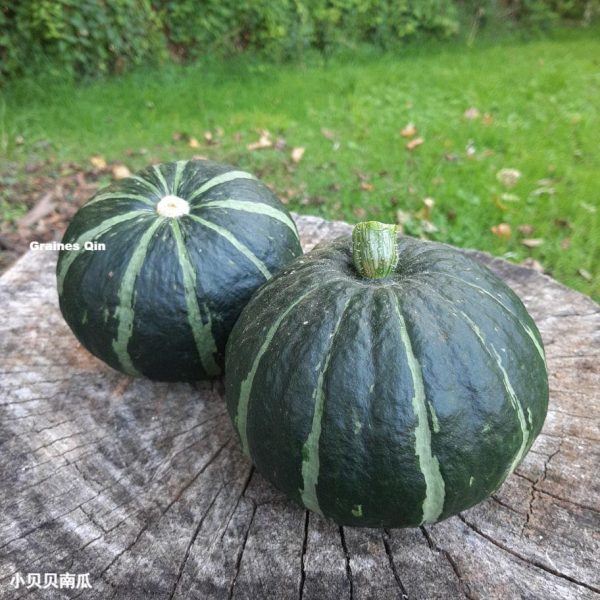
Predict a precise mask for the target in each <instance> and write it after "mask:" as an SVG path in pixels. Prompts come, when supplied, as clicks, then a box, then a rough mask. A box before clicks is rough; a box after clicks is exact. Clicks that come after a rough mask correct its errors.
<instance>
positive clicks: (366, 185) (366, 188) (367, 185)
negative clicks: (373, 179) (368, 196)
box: [360, 181, 373, 192]
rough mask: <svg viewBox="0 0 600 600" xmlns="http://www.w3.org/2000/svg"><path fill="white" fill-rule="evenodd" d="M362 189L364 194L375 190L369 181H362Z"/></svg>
mask: <svg viewBox="0 0 600 600" xmlns="http://www.w3.org/2000/svg"><path fill="white" fill-rule="evenodd" d="M360 189H361V190H363V192H371V191H372V190H373V184H372V183H369V182H368V181H361V182H360Z"/></svg>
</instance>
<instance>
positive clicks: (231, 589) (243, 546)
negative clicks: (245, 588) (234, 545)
mask: <svg viewBox="0 0 600 600" xmlns="http://www.w3.org/2000/svg"><path fill="white" fill-rule="evenodd" d="M250 501H251V502H252V515H251V516H250V522H249V523H248V527H247V529H246V531H245V533H244V539H243V540H242V543H241V545H240V550H239V552H238V555H237V557H236V559H235V571H234V574H233V579H232V580H231V585H230V587H229V595H228V600H231V599H232V598H233V592H234V590H235V586H236V583H237V578H238V576H239V574H240V568H241V566H242V558H243V556H244V551H245V550H246V544H247V543H248V537H249V536H250V530H251V529H252V524H253V523H254V517H255V516H256V511H257V510H258V506H257V505H256V502H254V501H253V500H250Z"/></svg>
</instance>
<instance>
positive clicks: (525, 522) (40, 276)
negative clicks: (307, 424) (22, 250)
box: [0, 217, 600, 600]
mask: <svg viewBox="0 0 600 600" xmlns="http://www.w3.org/2000/svg"><path fill="white" fill-rule="evenodd" d="M297 220H298V224H299V227H300V230H301V233H302V238H303V242H304V246H305V248H306V249H310V248H311V247H312V246H313V245H314V244H315V243H317V242H318V241H321V240H323V239H327V238H329V237H335V236H336V235H339V234H340V233H344V232H347V231H348V226H347V225H345V224H343V223H328V222H325V221H322V220H320V219H317V218H311V217H299V218H298V219H297ZM475 256H476V258H477V259H478V260H481V261H482V262H484V263H486V264H488V265H489V266H490V267H491V268H492V269H493V270H494V271H495V272H496V273H498V274H499V275H500V276H501V277H503V278H504V279H505V280H506V281H507V282H508V283H509V284H510V285H511V286H512V287H513V288H514V289H515V290H516V291H517V293H519V295H520V296H521V297H522V298H523V299H524V301H525V303H526V304H527V307H528V308H529V310H530V312H531V313H532V315H533V316H534V318H535V319H536V321H537V323H538V325H539V327H540V330H541V332H542V335H543V337H544V342H545V345H546V350H547V355H548V366H549V371H550V385H551V401H550V412H549V415H548V419H547V421H546V425H545V427H544V430H543V432H542V434H541V435H540V437H539V439H538V440H537V441H536V443H535V445H534V447H533V449H532V451H531V452H530V453H529V455H528V456H527V458H526V459H525V461H524V463H523V464H522V465H521V466H520V467H519V469H518V471H517V472H516V473H515V474H514V475H513V476H512V477H510V478H509V480H508V481H507V482H506V483H505V485H504V486H503V487H502V488H501V489H500V490H499V491H498V493H497V494H496V495H495V496H494V497H493V498H491V499H490V500H488V501H486V502H484V503H482V504H480V505H479V506H477V507H475V508H473V509H471V510H469V511H466V512H464V513H463V514H462V515H460V516H459V517H455V518H452V519H449V520H447V521H445V522H443V523H440V524H438V525H435V526H428V527H423V528H420V529H412V530H394V531H383V530H359V529H348V528H343V529H341V528H339V527H337V526H335V525H334V524H332V523H331V522H329V521H326V520H324V519H322V518H320V517H318V516H316V515H313V514H310V515H308V514H307V513H306V511H303V510H301V509H300V508H298V507H297V506H295V505H293V504H291V503H289V502H288V501H287V500H286V499H285V498H283V497H282V496H281V494H279V493H278V492H277V491H275V490H274V489H273V488H272V487H271V486H269V485H268V484H267V483H266V482H265V481H264V480H263V479H262V478H261V477H260V476H259V475H257V474H256V473H255V472H254V470H253V469H252V467H251V465H250V464H249V463H248V462H247V460H246V459H245V458H244V457H243V455H242V454H241V452H240V450H239V448H238V444H237V442H236V439H235V436H234V432H233V429H232V427H231V425H230V423H229V420H228V418H227V415H226V412H225V407H224V404H223V401H222V395H221V392H222V389H221V383H220V382H217V383H215V384H212V385H210V384H198V385H187V384H157V383H151V382H149V381H143V380H132V379H130V378H128V377H125V376H123V375H120V374H119V373H117V372H115V371H112V370H111V369H110V368H108V367H106V366H105V365H103V364H102V363H100V362H99V361H98V360H96V359H95V358H93V357H92V356H90V355H89V354H88V353H87V352H86V351H85V350H84V349H83V348H81V346H79V345H78V344H77V342H76V340H75V339H74V337H73V336H72V335H71V333H70V331H69V329H68V328H67V326H66V325H65V323H64V322H63V320H62V318H61V316H60V313H59V311H58V308H57V297H56V291H55V279H54V264H55V260H56V256H55V255H54V254H53V253H46V252H37V253H34V252H30V253H29V254H27V255H25V256H24V257H23V258H22V259H21V260H20V261H19V262H18V263H17V264H16V265H15V266H14V267H13V268H12V269H10V270H9V271H8V272H7V273H5V274H4V275H3V276H2V278H1V279H0V306H1V307H2V310H1V311H0V358H1V361H2V362H1V366H0V506H1V508H2V510H1V511H0V597H1V598H6V599H13V598H14V599H16V598H22V597H25V596H28V597H29V596H31V597H34V598H38V597H39V598H52V599H55V598H75V597H81V598H97V599H103V600H104V599H108V598H119V599H120V598H126V599H132V600H133V599H142V598H143V599H146V598H160V599H165V600H167V599H182V598H198V599H204V598H209V599H212V598H215V599H221V598H223V599H230V598H239V599H249V600H255V599H261V598H269V599H270V598H274V599H288V598H290V599H292V598H293V599H304V600H326V599H328V598H332V599H336V600H338V599H341V598H353V599H357V600H358V599H359V598H360V599H362V598H365V599H367V598H368V599H378V598H381V599H385V600H388V599H392V598H398V599H403V598H410V599H417V598H423V599H431V598H444V599H453V598H463V597H466V598H482V599H485V600H489V599H495V598H497V599H506V598H511V599H512V598H540V599H544V600H546V599H549V598H553V599H557V598H565V599H567V598H568V599H573V600H575V599H577V600H580V599H584V598H600V560H599V557H600V478H599V477H598V472H599V467H600V427H599V424H600V395H599V394H600V391H599V390H600V361H599V358H600V307H599V306H598V305H596V304H595V303H593V302H592V301H591V300H589V299H588V298H586V297H584V296H582V295H580V294H578V293H576V292H574V291H572V290H569V289H567V288H565V287H563V286H561V285H559V284H558V283H556V282H555V281H553V280H552V279H550V278H548V277H545V276H544V275H541V274H539V273H537V272H535V271H533V270H530V269H526V268H522V267H517V266H514V265H509V264H508V263H506V262H503V261H501V260H496V259H492V258H491V257H489V256H486V255H483V254H480V253H475ZM65 571H68V572H70V573H85V572H89V573H90V583H91V584H92V589H91V590H72V591H67V590H55V589H50V590H37V589H31V590H27V589H23V588H20V589H14V588H13V587H11V585H10V581H11V577H12V576H13V575H14V574H15V573H17V572H19V573H21V574H23V575H26V574H27V573H31V572H34V573H35V572H39V573H47V572H52V573H54V572H57V573H61V572H65Z"/></svg>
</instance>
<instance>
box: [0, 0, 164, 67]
mask: <svg viewBox="0 0 600 600" xmlns="http://www.w3.org/2000/svg"><path fill="white" fill-rule="evenodd" d="M162 48H163V34H162V31H161V24H160V21H159V19H158V18H157V16H156V14H155V13H154V11H153V10H152V6H151V5H150V2H149V0H109V1H103V0H19V2H14V1H12V0H0V77H2V76H9V75H10V76H14V75H21V74H23V73H27V72H30V71H39V70H46V69H49V68H50V69H52V68H55V69H60V71H61V72H65V71H66V72H68V73H71V74H73V75H75V76H77V77H85V76H88V75H98V74H103V73H112V72H119V71H122V70H124V69H126V68H127V67H129V66H131V65H135V64H139V63H141V62H142V61H144V60H147V59H156V58H158V57H159V56H160V54H161V50H162Z"/></svg>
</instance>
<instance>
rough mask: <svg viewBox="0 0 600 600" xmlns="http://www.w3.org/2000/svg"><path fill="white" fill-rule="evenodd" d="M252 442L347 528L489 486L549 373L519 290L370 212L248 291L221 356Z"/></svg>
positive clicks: (432, 508)
mask: <svg viewBox="0 0 600 600" xmlns="http://www.w3.org/2000/svg"><path fill="white" fill-rule="evenodd" d="M226 370H227V377H226V397H227V406H228V410H229V413H230V416H231V418H232V420H233V423H234V426H235V429H236V430H237V432H238V434H239V438H240V440H241V445H242V447H243V450H244V451H245V453H246V454H247V455H248V456H249V457H250V458H251V459H252V461H253V462H254V464H255V465H256V467H257V469H258V471H259V472H260V473H261V474H262V475H263V476H264V477H265V478H266V479H268V480H269V481H270V482H271V483H273V484H274V485H275V486H276V487H277V488H279V489H280V490H282V491H283V492H285V493H286V494H287V495H288V496H290V497H291V498H293V499H294V500H296V501H297V502H299V503H301V504H303V505H304V506H305V507H306V508H308V509H310V510H312V511H315V512H317V513H320V514H322V515H325V516H326V517H331V518H332V519H333V520H334V521H336V522H337V523H338V524H340V525H351V526H368V527H406V526H417V525H419V524H422V523H434V522H436V521H439V520H441V519H445V518H446V517H449V516H451V515H455V514H457V513H458V512H459V511H461V510H464V509H466V508H468V507H470V506H473V505H474V504H476V503H477V502H479V501H481V500H483V499H484V498H486V497H487V496H489V495H490V494H491V493H492V492H493V491H494V490H496V489H497V488H498V487H499V486H500V485H501V484H502V482H503V481H504V480H505V478H506V477H507V476H508V475H509V474H510V473H511V472H512V471H513V470H514V469H515V468H516V467H517V465H518V464H519V463H520V462H521V460H522V459H523V457H524V456H525V454H526V453H527V451H528V450H529V448H530V446H531V444H532V443H533V441H534V439H535V437H536V436H537V435H538V433H539V432H540V429H541V428H542V424H543V422H544V418H545V415H546V410H547V404H548V380H547V374H546V365H545V358H544V350H543V347H542V340H541V338H540V334H539V332H538V330H537V329H536V326H535V324H534V323H533V321H532V319H531V317H530V316H529V315H528V313H527V311H526V310H525V308H524V306H523V304H522V303H521V301H520V300H519V299H518V298H517V296H516V295H515V294H514V293H513V292H512V291H511V290H510V289H509V288H508V287H507V286H506V285H505V284H504V283H502V282H501V281H500V280H499V279H498V278H497V277H496V276H495V275H494V274H493V273H492V272H491V271H489V270H488V269H486V268H485V267H483V266H481V265H480V264H478V263H476V262H474V261H473V260H472V259H470V258H468V257H467V256H466V255H465V254H463V253H461V252H460V251H458V250H456V249H453V248H451V247H449V246H446V245H443V244H439V243H433V242H423V241H418V240H415V239H411V238H409V237H397V235H396V233H395V228H394V227H393V226H389V225H382V224H380V223H374V222H368V223H362V224H359V225H357V226H356V227H355V229H354V233H353V236H352V237H350V236H348V237H342V238H339V239H337V240H336V241H334V242H333V243H330V244H328V245H324V246H322V247H318V248H317V249H315V250H314V251H312V252H310V253H308V254H306V255H304V256H303V257H300V258H297V259H296V260H294V261H293V262H292V263H290V264H289V265H288V266H287V267H286V268H285V269H283V270H282V271H281V272H280V273H279V275H277V276H276V277H274V278H273V279H272V280H271V281H269V282H268V283H267V284H265V285H264V286H263V287H262V288H261V289H260V290H259V291H258V292H257V293H256V294H255V295H254V296H253V298H252V299H251V300H250V302H249V303H248V305H247V306H246V307H245V309H244V310H243V311H242V314H241V316H240V318H239V320H238V321H237V323H236V325H235V327H234V328H233V331H232V334H231V336H230V338H229V341H228V344H227V352H226Z"/></svg>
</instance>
